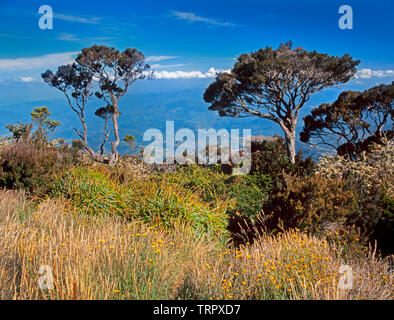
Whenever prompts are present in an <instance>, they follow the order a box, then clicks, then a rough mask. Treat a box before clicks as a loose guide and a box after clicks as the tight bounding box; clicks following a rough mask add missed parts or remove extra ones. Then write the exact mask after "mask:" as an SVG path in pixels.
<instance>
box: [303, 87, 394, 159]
mask: <svg viewBox="0 0 394 320" xmlns="http://www.w3.org/2000/svg"><path fill="white" fill-rule="evenodd" d="M393 120H394V82H393V83H392V84H390V85H385V84H382V85H379V86H376V87H373V88H371V89H368V90H365V91H364V92H357V91H345V92H342V93H341V94H340V95H339V97H338V99H337V100H336V101H334V102H333V103H324V104H321V105H320V106H319V107H318V108H315V109H313V110H312V111H311V115H308V116H306V117H304V129H303V131H302V132H301V134H300V139H301V141H302V142H309V141H310V140H313V142H314V141H315V140H316V141H317V142H319V143H323V144H326V145H329V146H331V147H333V148H335V149H336V150H337V153H338V155H342V156H345V155H346V156H349V157H350V158H351V159H354V158H355V157H356V156H357V154H360V153H362V152H363V151H369V150H370V147H371V146H372V145H373V143H380V144H381V143H382V140H383V138H384V137H386V138H388V139H393V138H394V131H393V128H392V126H393ZM390 123H391V126H390ZM386 125H388V126H389V127H390V130H386V131H385V130H383V129H384V128H385V126H386Z"/></svg>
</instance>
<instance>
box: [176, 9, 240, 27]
mask: <svg viewBox="0 0 394 320" xmlns="http://www.w3.org/2000/svg"><path fill="white" fill-rule="evenodd" d="M171 14H172V15H173V16H174V17H176V18H178V19H180V20H186V21H188V22H191V23H193V22H203V23H206V24H212V25H216V26H221V27H234V26H235V24H234V23H231V22H223V21H219V20H216V19H212V18H205V17H201V16H197V15H196V14H195V13H193V12H182V11H174V10H172V11H171Z"/></svg>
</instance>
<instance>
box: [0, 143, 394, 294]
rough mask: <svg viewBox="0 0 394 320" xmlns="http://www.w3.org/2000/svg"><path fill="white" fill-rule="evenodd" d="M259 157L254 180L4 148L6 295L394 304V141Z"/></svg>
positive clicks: (46, 147) (275, 147)
mask: <svg viewBox="0 0 394 320" xmlns="http://www.w3.org/2000/svg"><path fill="white" fill-rule="evenodd" d="M254 147H255V150H254V152H253V166H252V171H251V173H250V174H249V175H247V176H232V175H230V174H228V173H226V168H225V167H224V166H221V165H215V166H209V167H203V166H198V165H184V166H177V167H174V168H173V169H171V170H167V171H166V170H161V171H160V172H158V171H155V170H153V171H152V169H151V168H149V167H147V166H146V165H144V163H143V162H142V161H141V160H140V159H138V157H124V158H121V159H120V162H119V163H118V165H117V166H116V167H114V168H110V167H108V166H107V165H105V164H98V163H95V162H91V161H89V160H88V159H86V157H85V156H84V155H83V153H81V152H80V151H78V150H75V149H73V148H70V147H67V146H65V145H62V146H54V145H51V144H47V143H46V144H37V143H35V142H34V141H31V140H29V139H20V140H18V141H14V142H10V143H7V144H6V145H5V146H3V147H0V187H1V188H4V190H3V191H1V192H0V229H1V232H2V234H3V235H4V236H3V237H2V238H1V240H0V257H1V259H0V284H1V288H7V289H4V290H2V291H1V292H0V298H2V299H12V298H13V299H140V298H145V299H393V289H394V284H393V273H392V260H391V259H392V258H391V257H390V254H391V253H393V245H394V244H393V242H392V234H393V231H394V229H393V219H394V216H393V197H394V195H393V184H392V181H393V179H392V177H393V173H394V172H393V170H394V169H393V165H392V159H393V158H394V147H393V143H392V142H388V143H387V144H386V145H385V146H379V147H376V148H375V149H373V150H372V151H371V152H369V153H368V154H366V153H364V154H362V155H360V157H359V158H358V159H357V160H352V161H350V160H347V159H345V158H341V157H326V158H323V159H321V160H320V161H319V162H318V163H314V162H312V161H311V160H310V159H305V160H303V159H302V155H300V154H299V155H298V156H297V161H296V163H295V164H291V163H289V161H288V160H287V158H286V156H285V148H284V144H283V141H282V140H281V139H279V138H276V139H273V140H271V141H264V142H262V143H260V144H259V145H257V146H256V145H255V146H254ZM376 244H377V247H376ZM380 253H382V254H383V256H385V258H383V257H382V256H381V255H380ZM41 265H49V266H51V268H52V269H53V272H54V281H55V289H54V290H52V291H42V290H40V289H38V288H37V277H38V274H37V272H38V269H39V268H40V266H41ZM343 265H348V266H350V267H351V270H352V272H353V279H354V285H353V289H349V290H342V289H340V288H339V287H338V282H339V281H341V277H342V276H343V274H342V273H341V271H340V270H341V266H343Z"/></svg>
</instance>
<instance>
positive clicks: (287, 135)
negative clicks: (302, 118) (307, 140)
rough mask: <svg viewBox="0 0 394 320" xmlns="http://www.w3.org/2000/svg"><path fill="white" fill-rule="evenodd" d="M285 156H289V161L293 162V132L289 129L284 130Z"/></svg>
mask: <svg viewBox="0 0 394 320" xmlns="http://www.w3.org/2000/svg"><path fill="white" fill-rule="evenodd" d="M285 139H286V148H287V156H288V157H289V159H290V161H291V163H295V156H296V151H295V132H294V131H289V132H285Z"/></svg>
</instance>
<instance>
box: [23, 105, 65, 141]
mask: <svg viewBox="0 0 394 320" xmlns="http://www.w3.org/2000/svg"><path fill="white" fill-rule="evenodd" d="M30 115H31V119H32V122H33V124H35V125H36V126H37V130H36V132H35V134H36V136H37V137H38V138H39V139H44V138H46V137H47V136H48V134H49V133H51V132H53V131H54V130H55V129H56V128H57V127H58V126H59V125H60V122H59V121H54V120H51V119H49V117H50V116H51V112H50V111H49V109H48V108H47V107H37V108H34V110H33V111H32V112H31V113H30Z"/></svg>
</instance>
